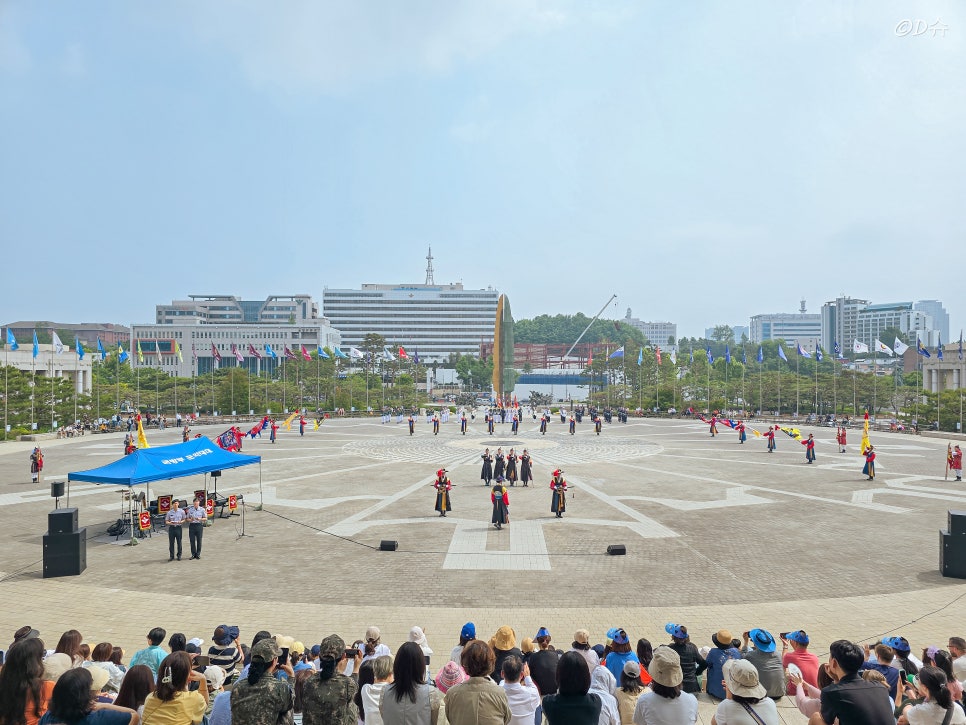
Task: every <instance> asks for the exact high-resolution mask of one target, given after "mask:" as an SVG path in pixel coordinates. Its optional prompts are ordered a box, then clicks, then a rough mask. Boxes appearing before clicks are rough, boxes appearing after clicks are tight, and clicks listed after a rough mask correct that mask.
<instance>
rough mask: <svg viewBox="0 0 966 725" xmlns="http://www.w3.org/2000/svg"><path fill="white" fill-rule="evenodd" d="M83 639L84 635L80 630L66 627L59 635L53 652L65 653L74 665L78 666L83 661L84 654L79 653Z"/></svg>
mask: <svg viewBox="0 0 966 725" xmlns="http://www.w3.org/2000/svg"><path fill="white" fill-rule="evenodd" d="M83 641H84V636H83V635H82V634H81V633H80V632H78V631H77V630H76V629H68V630H67V631H66V632H64V633H63V634H62V635H60V640H59V641H58V642H57V646H56V647H55V648H54V653H55V654H65V655H67V656H68V657H70V659H71V661H72V662H73V663H74V667H80V666H81V664H82V663H83V662H84V656H83V655H82V654H81V643H82V642H83Z"/></svg>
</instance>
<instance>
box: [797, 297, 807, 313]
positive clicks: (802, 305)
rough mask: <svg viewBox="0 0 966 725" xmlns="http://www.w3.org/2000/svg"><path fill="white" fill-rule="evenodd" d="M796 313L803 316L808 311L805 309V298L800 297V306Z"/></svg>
mask: <svg viewBox="0 0 966 725" xmlns="http://www.w3.org/2000/svg"><path fill="white" fill-rule="evenodd" d="M798 311H799V313H801V314H803V315H804V314H805V313H806V312H807V311H808V310H806V309H805V298H804V297H802V304H801V306H800V307H799V308H798Z"/></svg>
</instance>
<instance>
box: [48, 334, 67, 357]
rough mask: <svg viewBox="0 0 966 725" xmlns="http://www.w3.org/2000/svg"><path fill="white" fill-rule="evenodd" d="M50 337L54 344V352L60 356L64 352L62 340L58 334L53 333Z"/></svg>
mask: <svg viewBox="0 0 966 725" xmlns="http://www.w3.org/2000/svg"><path fill="white" fill-rule="evenodd" d="M50 335H51V339H52V340H53V342H54V352H56V353H57V354H58V355H60V354H61V353H62V352H63V351H64V343H62V342H61V341H60V338H59V337H58V336H57V333H56V332H51V333H50Z"/></svg>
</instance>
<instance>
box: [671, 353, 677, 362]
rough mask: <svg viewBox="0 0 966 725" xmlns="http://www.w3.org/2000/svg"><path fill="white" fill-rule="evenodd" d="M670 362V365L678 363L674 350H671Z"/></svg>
mask: <svg viewBox="0 0 966 725" xmlns="http://www.w3.org/2000/svg"><path fill="white" fill-rule="evenodd" d="M671 364H672V365H677V364H678V354H677V351H676V350H671Z"/></svg>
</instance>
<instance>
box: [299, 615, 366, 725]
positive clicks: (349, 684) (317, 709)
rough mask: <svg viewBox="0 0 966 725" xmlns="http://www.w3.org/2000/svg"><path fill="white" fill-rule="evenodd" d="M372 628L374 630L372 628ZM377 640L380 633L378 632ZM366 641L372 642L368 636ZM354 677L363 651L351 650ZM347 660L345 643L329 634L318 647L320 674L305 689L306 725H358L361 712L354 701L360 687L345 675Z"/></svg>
mask: <svg viewBox="0 0 966 725" xmlns="http://www.w3.org/2000/svg"><path fill="white" fill-rule="evenodd" d="M370 629H371V628H370ZM376 634H377V638H378V630H377V632H376ZM366 639H367V640H368V639H370V638H369V637H368V633H367V637H366ZM351 652H352V655H353V657H352V668H353V674H356V675H358V673H359V667H361V666H362V652H361V651H360V650H358V649H352V650H351ZM347 661H348V657H347V652H346V646H345V640H343V639H342V637H340V636H339V635H337V634H330V635H329V636H328V637H326V638H325V639H323V640H322V644H321V646H320V648H319V672H318V674H317V675H316V676H315V677H310V678H309V680H308V682H306V683H305V687H304V688H303V689H302V705H303V709H302V722H303V723H304V725H356V721H357V720H358V718H359V711H358V709H357V708H356V704H355V702H354V701H353V700H354V698H355V696H356V690H357V689H358V686H357V685H356V681H355V680H354V679H352V678H351V677H346V676H345V675H344V674H342V673H343V671H345V669H346V663H347Z"/></svg>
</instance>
